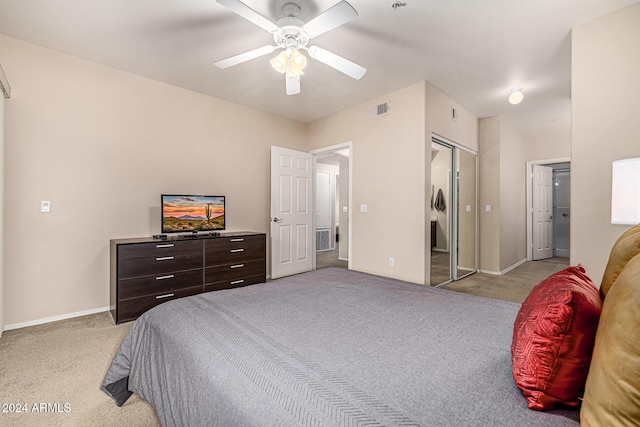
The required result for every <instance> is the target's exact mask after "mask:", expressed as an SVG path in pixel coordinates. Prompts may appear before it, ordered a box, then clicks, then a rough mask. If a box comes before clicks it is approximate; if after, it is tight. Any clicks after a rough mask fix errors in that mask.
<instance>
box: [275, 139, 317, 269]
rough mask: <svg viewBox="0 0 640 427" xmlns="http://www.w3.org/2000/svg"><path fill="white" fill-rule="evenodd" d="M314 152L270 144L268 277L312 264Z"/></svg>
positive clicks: (311, 265)
mask: <svg viewBox="0 0 640 427" xmlns="http://www.w3.org/2000/svg"><path fill="white" fill-rule="evenodd" d="M312 159H313V156H312V155H311V154H309V153H304V152H301V151H295V150H289V149H287V148H281V147H275V146H272V147H271V227H270V234H271V278H272V279H275V278H278V277H283V276H289V275H291V274H296V273H302V272H305V271H310V270H311V269H312V268H313V258H312V257H313V254H314V252H313V239H312V232H313V200H312V194H313V193H312V181H313V175H312V174H313V160H312Z"/></svg>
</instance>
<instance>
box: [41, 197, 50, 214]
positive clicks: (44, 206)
mask: <svg viewBox="0 0 640 427" xmlns="http://www.w3.org/2000/svg"><path fill="white" fill-rule="evenodd" d="M40 212H45V213H48V212H51V201H49V200H41V201H40Z"/></svg>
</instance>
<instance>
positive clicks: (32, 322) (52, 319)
mask: <svg viewBox="0 0 640 427" xmlns="http://www.w3.org/2000/svg"><path fill="white" fill-rule="evenodd" d="M110 309H111V307H109V306H106V307H100V308H94V309H91V310H84V311H77V312H75V313H69V314H62V315H60V316H53V317H45V318H44V319H37V320H30V321H28V322H22V323H14V324H12V325H4V330H5V331H9V330H11V329H20V328H26V327H28V326H36V325H42V324H44V323H51V322H57V321H58V320H65V319H71V318H74V317H80V316H88V315H89V314H96V313H102V312H103V311H109V310H110Z"/></svg>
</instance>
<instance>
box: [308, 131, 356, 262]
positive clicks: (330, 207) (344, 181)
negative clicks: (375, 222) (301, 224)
mask: <svg viewBox="0 0 640 427" xmlns="http://www.w3.org/2000/svg"><path fill="white" fill-rule="evenodd" d="M312 154H313V156H314V164H315V180H314V190H315V191H314V194H315V208H314V209H315V221H314V227H315V230H314V235H315V249H316V252H315V255H316V256H315V268H316V269H322V268H328V267H341V268H349V265H350V244H349V242H350V237H351V232H350V228H351V227H350V215H351V196H350V195H351V184H350V183H351V180H350V173H349V172H350V169H351V144H350V143H347V144H340V145H336V146H332V147H327V148H324V149H320V150H314V151H312Z"/></svg>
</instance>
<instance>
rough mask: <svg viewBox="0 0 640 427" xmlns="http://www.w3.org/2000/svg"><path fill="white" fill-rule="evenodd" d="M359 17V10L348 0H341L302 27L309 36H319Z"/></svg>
mask: <svg viewBox="0 0 640 427" xmlns="http://www.w3.org/2000/svg"><path fill="white" fill-rule="evenodd" d="M357 17H358V12H356V10H355V9H354V8H353V6H351V5H350V4H349V3H347V2H346V1H341V2H340V3H338V4H336V5H334V6H332V7H330V8H329V9H327V10H325V11H324V12H322V13H321V14H320V15H318V16H316V17H315V18H313V19H312V20H311V21H309V22H307V23H306V24H304V25H303V26H302V29H303V30H304V31H305V32H306V33H307V34H308V35H309V37H317V36H319V35H320V34H323V33H326V32H327V31H329V30H333V29H334V28H336V27H339V26H340V25H342V24H346V23H347V22H349V21H351V20H352V19H355V18H357Z"/></svg>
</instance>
